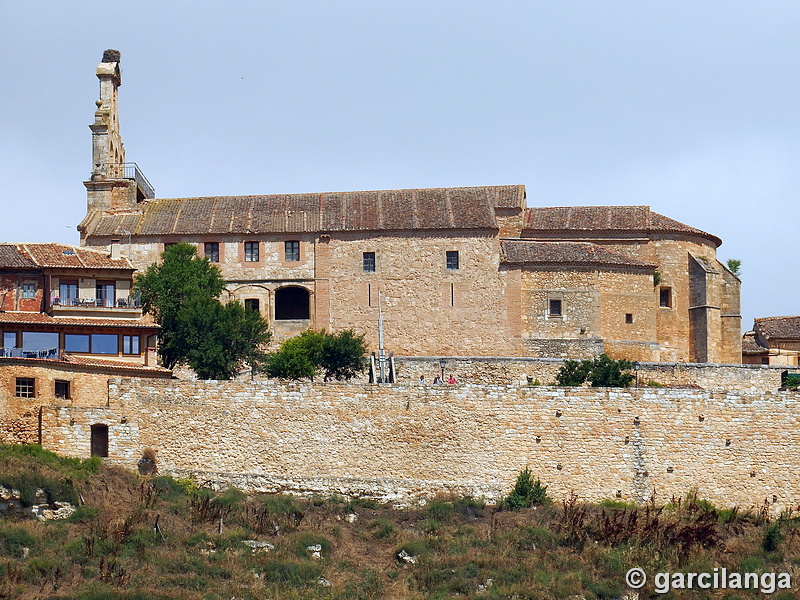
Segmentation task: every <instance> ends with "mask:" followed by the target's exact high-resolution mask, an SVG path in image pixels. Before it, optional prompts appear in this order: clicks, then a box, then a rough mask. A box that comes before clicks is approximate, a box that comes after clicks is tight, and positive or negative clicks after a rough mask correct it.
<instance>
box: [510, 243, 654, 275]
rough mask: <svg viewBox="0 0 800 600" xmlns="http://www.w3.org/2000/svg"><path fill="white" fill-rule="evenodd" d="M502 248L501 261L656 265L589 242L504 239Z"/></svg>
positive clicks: (596, 264) (545, 263) (652, 266)
mask: <svg viewBox="0 0 800 600" xmlns="http://www.w3.org/2000/svg"><path fill="white" fill-rule="evenodd" d="M500 248H501V262H504V263H510V264H523V265H526V264H527V265H586V266H601V267H635V268H639V269H653V268H655V265H652V264H650V263H646V262H644V261H641V260H639V259H636V258H633V257H632V256H628V255H627V254H623V253H621V252H615V251H614V250H609V249H608V248H604V247H602V246H598V245H597V244H592V243H590V242H534V241H527V240H503V241H501V242H500Z"/></svg>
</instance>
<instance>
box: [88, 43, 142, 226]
mask: <svg viewBox="0 0 800 600" xmlns="http://www.w3.org/2000/svg"><path fill="white" fill-rule="evenodd" d="M119 63H120V52H119V50H106V51H105V52H104V53H103V60H102V61H101V62H100V64H99V65H97V79H99V80H100V98H99V99H98V100H97V101H96V102H95V104H96V105H97V110H95V113H94V122H93V123H92V124H91V125H89V128H90V129H91V130H92V173H91V177H90V179H89V180H88V181H84V182H83V184H84V185H85V186H86V191H87V215H86V217H87V218H86V219H84V222H83V223H82V224H81V227H79V230H80V231H81V237H82V238H83V237H85V235H86V234H87V233H90V231H91V229H92V222H93V221H94V220H95V219H96V218H97V217H99V213H101V212H109V211H113V212H117V211H119V212H125V211H130V210H136V208H137V205H138V204H139V203H140V202H142V201H144V200H147V199H150V198H154V197H155V191H154V190H153V188H152V186H151V185H150V182H149V181H147V178H145V177H144V175H143V174H142V172H141V171H140V170H139V167H138V166H137V165H136V163H129V162H125V147H124V146H123V145H122V137H121V136H120V132H119V111H118V92H119V86H121V85H122V72H121V71H120V67H119Z"/></svg>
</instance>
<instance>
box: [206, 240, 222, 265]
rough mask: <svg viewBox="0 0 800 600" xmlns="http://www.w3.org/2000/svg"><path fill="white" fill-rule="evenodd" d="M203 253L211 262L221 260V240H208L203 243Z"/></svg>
mask: <svg viewBox="0 0 800 600" xmlns="http://www.w3.org/2000/svg"><path fill="white" fill-rule="evenodd" d="M203 254H205V257H206V258H207V259H208V261H209V262H213V263H218V262H219V242H206V243H204V244H203Z"/></svg>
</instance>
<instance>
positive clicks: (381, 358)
mask: <svg viewBox="0 0 800 600" xmlns="http://www.w3.org/2000/svg"><path fill="white" fill-rule="evenodd" d="M378 365H379V369H378V372H379V373H380V379H379V382H380V383H386V351H385V350H384V347H383V310H382V308H381V290H380V288H378Z"/></svg>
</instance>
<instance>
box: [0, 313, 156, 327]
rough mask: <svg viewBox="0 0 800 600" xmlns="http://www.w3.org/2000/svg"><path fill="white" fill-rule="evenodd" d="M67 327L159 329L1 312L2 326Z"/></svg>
mask: <svg viewBox="0 0 800 600" xmlns="http://www.w3.org/2000/svg"><path fill="white" fill-rule="evenodd" d="M3 323H7V324H20V325H61V326H64V325H67V326H72V327H104V328H106V327H125V328H128V329H130V328H134V329H159V326H158V325H156V324H155V323H148V322H146V321H144V320H141V319H102V318H91V317H51V316H50V315H47V314H45V313H35V312H0V324H3Z"/></svg>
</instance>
